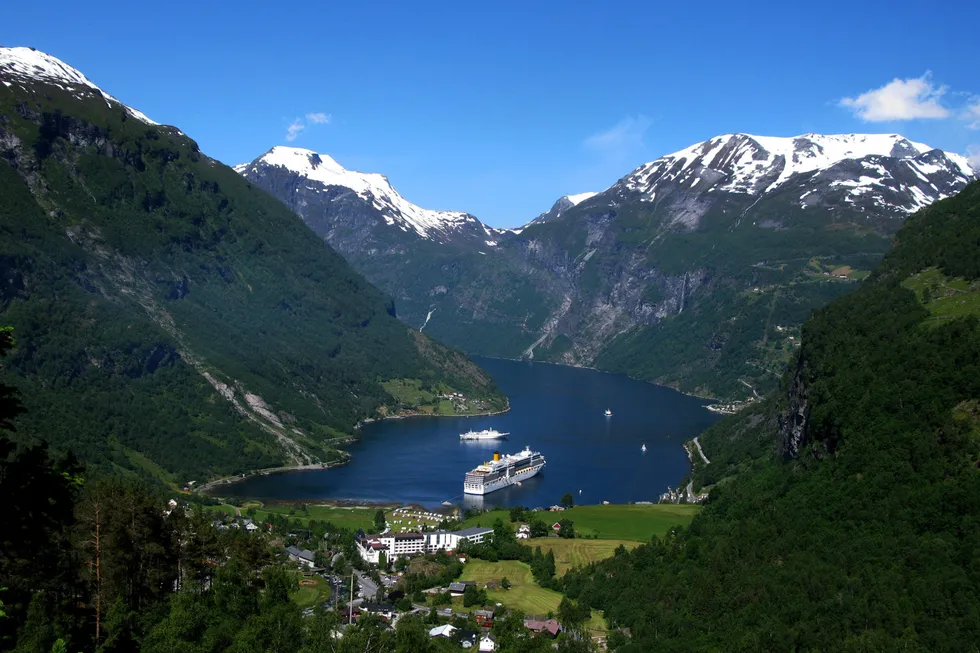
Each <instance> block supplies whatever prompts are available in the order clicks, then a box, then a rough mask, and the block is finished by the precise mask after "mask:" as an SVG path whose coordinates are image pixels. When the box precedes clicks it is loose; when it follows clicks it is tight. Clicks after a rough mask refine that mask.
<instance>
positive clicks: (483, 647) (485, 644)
mask: <svg viewBox="0 0 980 653" xmlns="http://www.w3.org/2000/svg"><path fill="white" fill-rule="evenodd" d="M496 650H497V640H495V639H494V638H493V635H491V634H490V633H487V634H486V635H484V636H483V637H481V638H480V651H496Z"/></svg>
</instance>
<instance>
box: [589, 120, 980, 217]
mask: <svg viewBox="0 0 980 653" xmlns="http://www.w3.org/2000/svg"><path fill="white" fill-rule="evenodd" d="M976 176H977V172H976V171H975V170H973V168H972V167H971V166H970V164H969V162H968V161H967V159H966V158H965V157H963V156H960V155H958V154H953V153H949V152H943V151H942V150H938V149H935V148H932V147H930V146H928V145H925V144H923V143H916V142H914V141H910V140H908V139H907V138H905V137H903V136H901V135H899V134H834V135H822V134H804V135H802V136H795V137H791V138H779V137H772V136H753V135H750V134H724V135H722V136H716V137H714V138H711V139H709V140H706V141H704V142H702V143H697V144H695V145H692V146H690V147H687V148H685V149H683V150H680V151H679V152H675V153H673V154H668V155H667V156H663V157H661V158H659V159H657V160H656V161H652V162H650V163H646V164H644V165H642V166H640V167H639V168H637V169H636V170H634V171H633V172H632V173H630V174H629V175H627V176H626V177H624V178H623V179H621V180H620V181H619V182H618V183H617V184H615V185H614V186H613V187H612V188H610V189H608V190H607V191H605V193H606V194H609V195H612V196H614V197H615V198H616V200H617V201H620V202H622V201H631V200H637V199H638V200H639V201H643V202H657V203H662V204H664V205H666V206H670V205H672V204H675V203H676V204H678V206H677V209H678V210H677V211H676V215H675V219H674V220H673V221H674V222H682V223H684V224H686V225H687V226H689V227H696V226H697V224H698V221H699V219H700V218H701V217H702V216H703V215H704V213H705V212H706V211H707V209H708V208H709V207H710V206H711V204H712V195H715V196H718V195H721V194H726V193H728V194H735V195H741V196H750V197H753V198H755V200H756V201H761V200H763V199H764V198H767V197H773V196H775V195H777V194H780V193H788V194H790V195H791V196H792V197H791V199H792V201H794V202H795V203H796V204H797V205H798V206H800V207H801V208H815V207H819V206H821V205H823V206H828V205H835V204H836V205H840V204H845V205H852V207H853V208H855V209H857V210H858V211H863V212H867V211H876V212H884V213H887V214H889V215H891V216H895V217H898V216H900V215H905V214H909V213H912V212H914V211H917V210H918V209H920V208H922V207H923V206H927V205H928V204H931V203H932V202H934V201H936V200H939V199H942V198H945V197H949V196H950V195H953V194H955V193H956V192H958V191H959V190H960V189H961V188H962V187H963V186H964V185H965V184H966V183H967V182H969V181H970V180H972V179H974V178H976ZM695 200H696V201H695Z"/></svg>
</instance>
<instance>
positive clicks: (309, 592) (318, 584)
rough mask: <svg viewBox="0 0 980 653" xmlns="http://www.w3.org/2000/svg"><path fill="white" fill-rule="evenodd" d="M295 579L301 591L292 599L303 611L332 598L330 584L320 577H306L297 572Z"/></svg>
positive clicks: (294, 594)
mask: <svg viewBox="0 0 980 653" xmlns="http://www.w3.org/2000/svg"><path fill="white" fill-rule="evenodd" d="M295 578H296V584H297V585H298V586H299V589H298V590H297V591H296V592H294V593H293V595H292V596H291V597H290V598H292V600H293V603H295V604H296V605H298V606H299V607H300V608H301V609H302V608H312V607H313V606H315V605H318V604H320V603H323V602H324V601H326V600H327V599H329V598H330V583H328V582H327V581H325V580H324V579H322V578H320V577H319V576H312V575H311V576H309V577H305V576H303V575H302V574H301V573H298V572H297V573H296V574H295Z"/></svg>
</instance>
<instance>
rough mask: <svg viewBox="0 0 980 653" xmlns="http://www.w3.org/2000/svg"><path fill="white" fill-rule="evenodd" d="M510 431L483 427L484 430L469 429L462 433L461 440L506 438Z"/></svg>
mask: <svg viewBox="0 0 980 653" xmlns="http://www.w3.org/2000/svg"><path fill="white" fill-rule="evenodd" d="M508 435H510V433H501V432H500V431H497V430H495V429H483V430H482V431H467V432H466V433H460V434H459V439H460V440H504V439H506V438H507V436H508Z"/></svg>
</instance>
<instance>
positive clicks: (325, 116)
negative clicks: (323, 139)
mask: <svg viewBox="0 0 980 653" xmlns="http://www.w3.org/2000/svg"><path fill="white" fill-rule="evenodd" d="M332 118H333V116H331V115H330V114H329V113H324V112H322V111H316V112H311V113H308V114H306V116H305V117H303V118H297V119H296V120H294V121H292V122H291V123H289V127H287V128H286V140H287V141H289V142H290V143H292V142H293V141H295V140H296V139H297V138H298V137H299V135H300V134H302V133H303V130H304V129H306V128H307V127H308V126H310V125H328V124H330V120H331V119H332Z"/></svg>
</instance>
